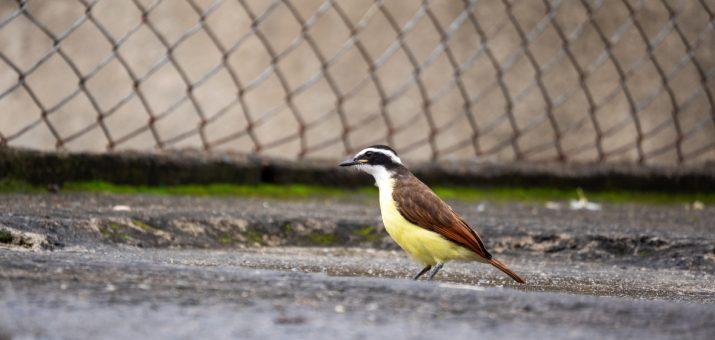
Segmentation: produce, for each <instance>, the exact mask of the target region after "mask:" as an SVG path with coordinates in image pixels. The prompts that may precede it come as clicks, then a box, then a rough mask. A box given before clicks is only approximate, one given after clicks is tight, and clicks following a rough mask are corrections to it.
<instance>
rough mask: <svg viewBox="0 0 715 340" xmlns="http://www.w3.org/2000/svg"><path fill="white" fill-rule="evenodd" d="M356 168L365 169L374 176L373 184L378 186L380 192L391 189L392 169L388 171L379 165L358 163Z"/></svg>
mask: <svg viewBox="0 0 715 340" xmlns="http://www.w3.org/2000/svg"><path fill="white" fill-rule="evenodd" d="M357 167H358V169H360V170H362V171H365V172H367V173H369V174H370V175H372V177H373V178H375V186H376V187H378V188H380V192H391V191H392V183H393V180H392V174H393V172H392V171H388V170H387V169H386V168H385V167H384V166H381V165H358V166H357Z"/></svg>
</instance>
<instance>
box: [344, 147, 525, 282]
mask: <svg viewBox="0 0 715 340" xmlns="http://www.w3.org/2000/svg"><path fill="white" fill-rule="evenodd" d="M339 166H341V167H350V168H355V169H357V170H360V171H362V172H366V173H368V174H370V175H372V177H373V178H374V179H375V185H376V186H377V187H378V189H379V192H380V193H379V197H380V214H381V215H382V222H383V224H384V225H385V230H386V231H387V233H388V234H389V235H390V237H391V238H392V239H393V240H394V241H395V242H396V243H397V244H398V245H399V246H400V247H401V248H402V249H403V250H404V251H406V252H407V253H408V254H409V255H410V257H412V259H413V260H415V261H416V262H418V263H421V264H422V265H423V266H424V268H423V269H422V270H420V271H419V272H418V273H417V274H416V275H415V276H414V277H413V279H414V280H417V279H419V278H420V277H421V276H422V275H424V274H425V273H427V272H429V276H428V280H432V279H433V278H434V276H435V275H437V273H438V272H439V271H440V269H442V267H443V266H444V264H445V263H447V262H449V261H455V260H456V261H478V262H482V263H487V264H490V265H492V266H494V267H496V268H497V269H499V270H501V271H502V272H504V273H505V274H506V275H508V276H509V277H511V278H512V279H514V281H516V282H519V283H525V281H524V279H522V278H521V277H520V276H519V275H518V274H516V273H515V272H514V271H512V270H511V269H509V268H508V267H507V266H506V265H505V264H504V263H502V262H500V261H499V260H497V259H495V258H494V257H493V256H492V255H491V254H490V253H489V251H487V249H486V247H485V246H484V242H482V239H481V238H480V237H479V235H478V234H477V233H476V232H475V231H474V230H473V229H472V228H471V227H470V226H469V224H467V222H465V221H464V219H462V218H461V217H460V216H459V215H458V214H457V213H456V212H455V211H454V210H452V208H451V207H450V206H449V205H448V204H447V203H445V202H444V201H443V200H442V199H441V198H439V196H437V194H435V193H434V191H432V189H430V188H429V187H428V186H427V185H426V184H424V183H423V182H422V181H420V180H419V179H418V178H417V177H416V176H415V175H414V174H412V172H411V171H410V170H409V169H408V168H407V167H405V165H404V164H403V163H402V160H401V159H400V157H398V155H397V152H396V151H395V150H394V149H392V148H391V147H389V146H386V145H373V146H370V147H367V148H365V149H363V150H361V151H360V152H358V153H357V154H355V156H354V157H352V158H350V159H348V160H346V161H344V162H342V163H340V164H339Z"/></svg>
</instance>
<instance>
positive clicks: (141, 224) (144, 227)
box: [132, 220, 159, 233]
mask: <svg viewBox="0 0 715 340" xmlns="http://www.w3.org/2000/svg"><path fill="white" fill-rule="evenodd" d="M132 224H133V225H135V226H137V227H139V228H141V229H142V230H144V231H146V232H147V233H153V232H157V231H159V229H156V228H154V227H152V226H151V225H149V224H147V223H146V222H143V221H140V220H132Z"/></svg>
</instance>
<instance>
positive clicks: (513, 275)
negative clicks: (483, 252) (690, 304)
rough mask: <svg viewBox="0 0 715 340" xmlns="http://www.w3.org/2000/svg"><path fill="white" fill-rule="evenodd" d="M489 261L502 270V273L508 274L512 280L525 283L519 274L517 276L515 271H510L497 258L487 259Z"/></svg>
mask: <svg viewBox="0 0 715 340" xmlns="http://www.w3.org/2000/svg"><path fill="white" fill-rule="evenodd" d="M489 263H490V264H491V265H492V266H494V267H497V269H499V270H501V271H503V272H504V274H506V275H509V277H511V278H512V279H514V281H516V282H519V283H526V281H524V279H522V278H521V276H519V275H517V274H516V273H514V272H513V271H511V269H509V268H507V267H506V265H505V264H503V263H501V262H500V261H499V260H497V259H494V258H492V259H489Z"/></svg>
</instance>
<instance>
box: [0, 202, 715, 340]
mask: <svg viewBox="0 0 715 340" xmlns="http://www.w3.org/2000/svg"><path fill="white" fill-rule="evenodd" d="M453 206H454V208H455V210H457V211H458V212H460V213H461V214H463V215H464V217H465V219H466V220H467V221H468V222H470V223H471V224H472V225H473V226H475V228H476V229H477V230H478V231H479V232H480V233H481V234H482V236H483V237H484V239H485V241H486V244H487V247H488V248H489V249H490V250H491V251H492V253H493V254H494V255H495V256H496V257H497V258H499V259H501V260H502V261H503V262H505V263H507V264H508V265H509V266H510V267H511V268H512V269H514V270H515V271H516V272H518V273H519V274H521V275H522V276H523V277H524V278H525V279H526V280H527V284H526V285H516V284H514V283H512V282H510V280H509V279H508V278H507V277H506V276H504V275H503V274H501V273H500V272H498V271H496V270H494V269H492V268H490V267H488V266H485V265H482V264H478V263H450V264H448V265H447V266H446V267H445V269H444V270H443V271H442V272H440V274H439V275H438V276H437V277H436V280H435V281H431V282H429V281H417V282H416V281H412V280H410V279H409V277H410V276H411V275H413V274H414V273H415V272H416V271H417V270H419V266H418V265H416V264H415V263H413V262H411V261H410V260H409V259H408V258H407V257H406V256H405V255H404V254H403V253H402V252H401V251H399V250H398V249H396V248H395V247H394V245H393V244H392V243H391V242H390V240H389V238H388V237H386V236H385V235H384V231H383V230H382V229H381V226H380V220H379V213H378V210H377V206H376V204H373V202H365V201H363V200H355V202H353V201H352V200H349V199H348V200H345V199H343V200H331V199H319V200H301V201H286V200H262V199H239V198H208V197H204V198H198V197H173V196H172V197H167V196H145V195H97V194H58V195H51V194H45V195H18V194H9V195H2V196H0V232H1V231H2V230H4V231H6V233H5V235H6V237H5V238H4V240H5V241H6V242H2V241H3V240H2V237H0V292H2V293H1V295H0V338H3V337H5V338H97V337H101V338H129V337H135V338H147V337H152V338H177V337H178V338H196V337H214V338H237V337H238V338H266V337H269V338H335V337H340V338H376V337H379V338H387V337H391V338H397V339H402V338H434V337H436V336H441V337H444V336H449V337H452V338H455V339H461V338H475V337H482V338H516V337H521V338H524V337H525V338H546V337H548V338H651V339H653V338H655V339H657V338H703V339H708V338H712V337H713V336H715V323H714V322H713V321H712V320H715V242H713V241H715V240H714V238H715V235H713V232H712V231H713V227H714V226H715V223H713V222H714V220H715V209H714V208H713V207H709V206H708V207H704V208H702V209H700V207H696V208H693V207H692V206H682V205H671V206H649V205H638V204H627V205H603V207H602V210H600V211H586V210H570V209H569V208H568V206H567V205H564V204H562V205H561V207H560V209H558V210H557V209H554V208H555V207H554V206H553V205H550V208H547V207H545V205H544V204H543V203H529V204H527V203H490V202H481V203H480V202H453ZM127 209H128V210H127ZM8 235H9V236H8ZM0 236H2V235H0Z"/></svg>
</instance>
